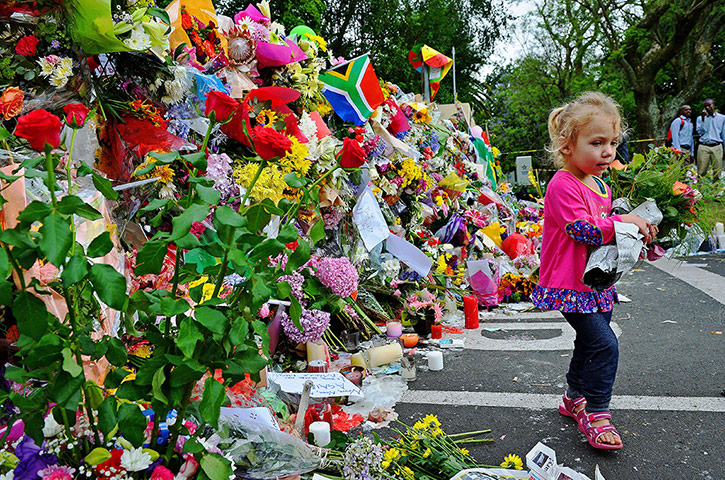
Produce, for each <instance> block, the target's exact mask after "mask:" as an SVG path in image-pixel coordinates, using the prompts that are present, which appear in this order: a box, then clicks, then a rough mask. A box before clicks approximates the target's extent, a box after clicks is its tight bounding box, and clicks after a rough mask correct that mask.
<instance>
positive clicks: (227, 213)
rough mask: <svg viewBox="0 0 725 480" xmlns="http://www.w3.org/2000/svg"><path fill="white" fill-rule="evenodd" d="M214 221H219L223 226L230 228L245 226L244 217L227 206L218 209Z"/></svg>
mask: <svg viewBox="0 0 725 480" xmlns="http://www.w3.org/2000/svg"><path fill="white" fill-rule="evenodd" d="M214 220H215V221H217V220H218V221H219V222H221V223H222V224H224V225H229V226H230V227H241V226H242V225H244V220H243V218H242V216H241V215H239V214H238V213H237V212H235V211H234V210H233V209H232V208H231V207H227V206H226V205H223V206H221V207H219V208H217V209H216V211H215V212H214Z"/></svg>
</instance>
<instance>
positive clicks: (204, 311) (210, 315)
mask: <svg viewBox="0 0 725 480" xmlns="http://www.w3.org/2000/svg"><path fill="white" fill-rule="evenodd" d="M194 316H195V318H196V321H197V322H199V323H200V324H202V325H203V326H204V327H206V328H207V329H209V331H211V332H212V333H214V334H217V335H221V334H223V333H224V331H225V330H226V327H227V317H225V316H224V314H223V313H222V312H220V311H219V310H214V309H213V308H209V307H198V308H197V309H196V311H195V314H194Z"/></svg>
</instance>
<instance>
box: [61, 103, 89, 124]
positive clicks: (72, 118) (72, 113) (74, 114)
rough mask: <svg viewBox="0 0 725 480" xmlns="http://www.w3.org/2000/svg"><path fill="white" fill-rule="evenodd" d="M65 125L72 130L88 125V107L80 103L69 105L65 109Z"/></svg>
mask: <svg viewBox="0 0 725 480" xmlns="http://www.w3.org/2000/svg"><path fill="white" fill-rule="evenodd" d="M63 111H64V112H65V123H66V124H67V125H68V126H69V127H71V128H81V127H82V126H83V124H85V123H86V117H87V116H88V112H89V111H90V110H88V107H86V106H85V105H82V104H80V103H69V104H68V105H66V106H65V107H63Z"/></svg>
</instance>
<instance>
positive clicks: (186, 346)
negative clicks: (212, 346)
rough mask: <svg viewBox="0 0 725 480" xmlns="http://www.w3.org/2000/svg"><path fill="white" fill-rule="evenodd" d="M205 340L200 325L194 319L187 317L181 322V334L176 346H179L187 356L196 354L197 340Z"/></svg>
mask: <svg viewBox="0 0 725 480" xmlns="http://www.w3.org/2000/svg"><path fill="white" fill-rule="evenodd" d="M201 340H204V335H202V333H201V330H200V329H199V325H198V324H197V323H196V322H195V321H194V319H192V318H189V317H186V318H184V319H183V320H182V321H181V323H180V324H179V336H178V338H177V340H176V346H177V347H179V350H180V351H181V353H183V354H184V355H185V356H186V357H189V358H191V357H193V356H194V349H196V344H197V342H199V341H201Z"/></svg>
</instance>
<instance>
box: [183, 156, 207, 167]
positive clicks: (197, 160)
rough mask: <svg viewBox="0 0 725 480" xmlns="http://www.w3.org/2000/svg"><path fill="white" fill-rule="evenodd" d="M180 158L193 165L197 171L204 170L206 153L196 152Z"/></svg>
mask: <svg viewBox="0 0 725 480" xmlns="http://www.w3.org/2000/svg"><path fill="white" fill-rule="evenodd" d="M181 158H183V159H184V160H186V161H187V162H189V163H190V164H192V165H194V166H195V167H196V168H198V169H199V170H206V166H207V165H206V153H204V152H196V153H189V154H188V155H182V156H181Z"/></svg>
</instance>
